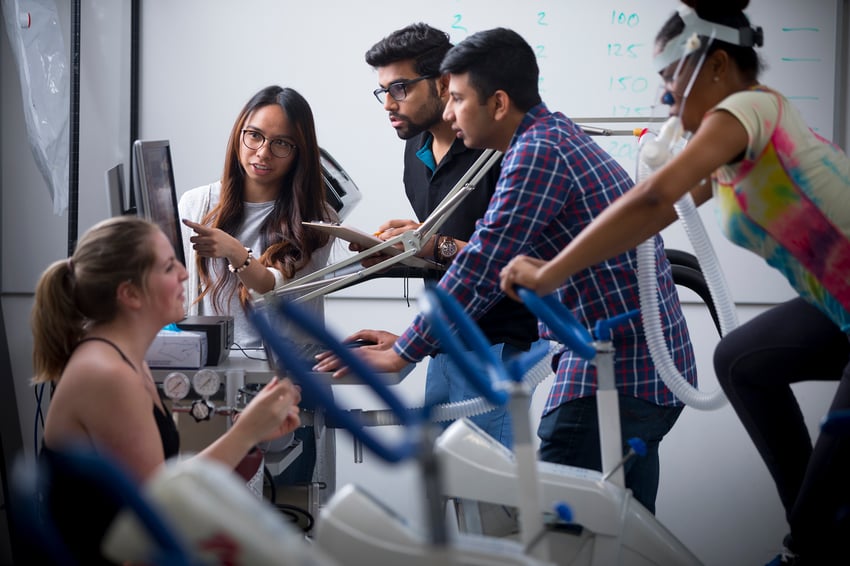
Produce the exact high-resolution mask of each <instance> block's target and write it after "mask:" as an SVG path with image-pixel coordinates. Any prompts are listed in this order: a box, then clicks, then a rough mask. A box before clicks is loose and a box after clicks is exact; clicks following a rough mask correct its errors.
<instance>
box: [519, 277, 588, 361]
mask: <svg viewBox="0 0 850 566" xmlns="http://www.w3.org/2000/svg"><path fill="white" fill-rule="evenodd" d="M516 291H517V295H519V298H520V299H522V302H523V303H525V306H527V307H528V310H530V311H531V312H533V313H534V314H535V316H537V318H539V319H540V320H541V321H543V323H544V324H546V326H548V327H549V328H550V329H551V330H552V332H554V333H555V336H557V337H558V339H559V340H560V341H561V343H563V344H564V346H566V347H568V348H569V349H570V350H572V351H573V352H575V353H576V354H577V355H579V356H581V357H582V358H584V359H586V360H592V359H593V358H595V357H596V348H595V347H594V346H593V337H592V336H591V335H590V332H588V331H587V329H586V328H585V327H584V326H582V325H581V324H580V323H579V321H578V320H576V317H575V316H573V313H571V312H570V311H569V310H567V307H565V306H564V305H562V304H561V301H559V300H558V297H557V296H555V295H554V294H551V295H546V296H545V297H541V296H539V295H537V293H535V292H534V291H531V290H530V289H527V288H525V287H520V286H517V288H516Z"/></svg>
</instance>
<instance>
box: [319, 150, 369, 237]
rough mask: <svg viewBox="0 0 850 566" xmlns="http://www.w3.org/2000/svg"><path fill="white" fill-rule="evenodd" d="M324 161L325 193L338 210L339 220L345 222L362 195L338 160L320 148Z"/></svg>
mask: <svg viewBox="0 0 850 566" xmlns="http://www.w3.org/2000/svg"><path fill="white" fill-rule="evenodd" d="M320 154H321V161H322V178H323V179H324V181H325V191H326V193H327V198H328V202H329V203H330V205H331V206H332V207H333V208H334V210H336V212H337V214H338V215H339V219H340V220H343V219H345V217H346V216H348V214H349V213H350V212H351V211H352V210H353V209H354V206H355V205H356V204H357V203H358V202H360V198H361V197H362V195H361V194H360V190H359V189H358V188H357V185H355V184H354V181H352V180H351V177H349V176H348V175H347V174H346V172H345V170H344V169H343V168H342V166H341V165H340V164H339V163H337V161H336V159H334V158H333V157H331V154H330V153H328V152H327V151H326V150H325V149H322V148H320Z"/></svg>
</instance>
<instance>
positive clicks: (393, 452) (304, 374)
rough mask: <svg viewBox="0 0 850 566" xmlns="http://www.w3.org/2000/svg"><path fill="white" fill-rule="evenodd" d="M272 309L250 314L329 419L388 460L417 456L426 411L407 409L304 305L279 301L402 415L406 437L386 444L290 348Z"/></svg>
mask: <svg viewBox="0 0 850 566" xmlns="http://www.w3.org/2000/svg"><path fill="white" fill-rule="evenodd" d="M270 308H271V306H266V307H262V308H252V309H250V310H249V313H248V316H249V318H250V320H251V322H252V323H253V324H254V327H255V328H256V329H257V331H258V332H259V333H260V336H262V338H263V340H265V342H266V343H267V344H268V346H269V348H271V350H272V352H274V354H275V356H276V357H277V358H278V360H279V361H280V362H282V364H283V365H284V367H286V368H287V369H288V370H289V372H290V373H291V374H292V375H293V376H294V377H295V378H296V380H297V382H298V385H300V386H301V387H302V389H303V390H304V392H305V394H307V395H308V396H310V397H312V398H313V399H315V400H316V402H317V403H319V404H320V405H321V406H322V407H324V408H325V411H326V412H327V415H328V418H329V420H332V421H333V422H335V423H337V424H339V425H341V426H342V427H344V428H346V429H347V430H348V431H349V432H351V434H352V435H354V437H356V438H357V439H358V440H359V441H360V442H362V443H363V445H364V446H366V447H367V448H369V449H370V450H372V452H374V453H375V454H376V455H377V456H378V457H380V458H382V459H383V460H385V461H387V462H391V463H395V462H400V461H403V460H406V459H407V458H410V457H413V456H415V455H416V454H417V453H418V450H419V445H420V443H419V437H418V430H419V428H420V427H421V425H422V424H423V423H424V422H425V417H424V414H423V413H422V412H418V411H413V410H411V409H409V408H407V407H406V406H405V405H404V403H403V402H402V401H401V399H399V398H398V397H397V396H396V395H395V394H394V393H393V392H392V391H391V390H390V389H389V387H388V386H387V385H386V384H385V383H384V382H383V381H382V380H381V379H380V378H379V377H378V376H377V375H376V374H375V372H374V370H372V369H371V368H370V367H369V366H367V365H366V363H365V362H363V360H361V359H360V358H359V357H358V356H357V355H356V354H355V353H353V352H352V351H351V349H350V348H349V347H348V346H347V345H346V344H343V343H342V342H341V341H340V340H337V339H336V338H335V337H334V336H333V335H331V333H330V332H328V331H327V330H326V329H325V328H324V327H323V326H322V325H321V324H319V323H318V322H317V321H316V320H315V319H314V317H312V316H311V315H310V314H308V313H307V312H306V311H305V310H304V309H303V307H299V306H298V305H296V304H295V303H292V302H290V301H286V300H279V301H277V309H278V310H279V311H280V314H281V315H283V316H286V317H287V318H288V319H289V320H290V321H291V322H293V323H294V324H295V325H296V326H297V327H299V328H301V329H302V330H304V331H306V332H307V333H308V334H310V335H311V336H313V337H314V338H316V339H317V340H318V341H319V343H321V344H323V345H325V346H327V347H328V349H329V350H330V351H332V352H333V353H334V354H336V356H337V357H339V358H340V359H341V360H342V361H343V363H344V364H345V365H346V366H348V368H349V369H350V370H351V371H352V373H354V374H355V375H357V376H358V377H360V378H361V379H362V380H363V382H364V383H365V384H366V385H368V386H369V387H371V388H372V390H374V391H375V393H376V394H377V395H378V396H379V397H380V398H381V399H382V400H383V401H384V402H385V403H386V404H387V406H388V407H389V409H390V410H391V411H392V413H393V414H394V415H395V416H396V417H397V418H398V422H399V424H401V425H402V426H403V430H404V431H405V436H404V437H403V438H402V439H401V441H400V442H398V443H397V444H395V445H393V444H389V443H384V441H383V440H381V439H379V438H378V437H377V436H375V435H373V434H371V433H370V432H368V431H367V430H366V428H365V427H364V426H363V424H362V423H361V422H360V421H359V420H357V418H356V417H355V416H354V415H353V414H352V413H351V412H350V411H348V410H345V409H342V408H340V407H339V406H338V405H337V404H336V402H335V401H334V398H333V396H332V395H331V394H330V393H329V392H328V391H327V390H326V389H325V388H323V387H321V386H320V384H319V383H317V382H316V380H315V379H314V378H313V377H312V376H311V375H310V374H311V373H312V371H311V368H309V367H307V366H306V364H304V362H303V361H302V360H301V359H300V358H299V357H298V355H297V354H296V353H295V352H293V351H292V350H291V349H290V347H289V346H290V345H291V343H290V342H288V341H286V340H285V339H284V338H283V337H282V336H280V334H279V333H278V332H277V331H276V330H275V329H274V325H273V324H272V321H271V319H270V313H269V312H268V311H269V309H270Z"/></svg>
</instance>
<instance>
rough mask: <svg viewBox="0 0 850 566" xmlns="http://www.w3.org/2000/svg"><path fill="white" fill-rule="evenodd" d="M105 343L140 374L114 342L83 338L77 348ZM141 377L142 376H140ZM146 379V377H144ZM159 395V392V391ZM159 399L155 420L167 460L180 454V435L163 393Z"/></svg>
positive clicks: (92, 337) (99, 338)
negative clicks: (82, 345) (83, 344)
mask: <svg viewBox="0 0 850 566" xmlns="http://www.w3.org/2000/svg"><path fill="white" fill-rule="evenodd" d="M93 341H98V342H104V343H106V344H109V345H110V346H112V347H113V348H115V351H116V352H118V355H119V356H121V359H122V360H124V361H125V362H126V363H127V365H128V366H130V367H131V368H133V371H135V372H136V373H140V372H139V370H137V369H136V366H134V365H133V362H131V361H130V359H129V358H127V356H126V355H124V352H122V351H121V348H119V347H118V346H117V345H116V344H115V343H114V342H112V341H110V340H107V339H106V338H101V337H100V336H89V337H88V338H83V339H82V340H80V341H79V342H77V346H79V345H80V344H82V343H83V342H93ZM140 375H141V374H140ZM143 377H144V376H143ZM157 392H158V393H159V390H157ZM159 399H160V402H161V403H162V407H163V408H162V409H160V408H159V407H158V406H157V405H156V403H154V404H153V418H154V420H155V421H156V428H157V429H158V430H159V437H160V439H161V440H162V452H163V454H165V459H166V460H167V459H168V458H171V457H172V456H176V455H177V453H178V452H180V434H179V433H178V432H177V426H175V424H174V419H173V418H171V411H169V410H168V407H167V406H166V405H165V403H164V402H163V399H162V393H159Z"/></svg>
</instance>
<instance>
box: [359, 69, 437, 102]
mask: <svg viewBox="0 0 850 566" xmlns="http://www.w3.org/2000/svg"><path fill="white" fill-rule="evenodd" d="M433 78H434V76H433V75H422V76H420V77H416V78H415V79H408V80H405V81H396V82H394V83H390V84H389V86H387V88H383V87H381V88H376V89H375V90H374V91H372V94H374V95H375V98H377V99H378V102H380V103H381V104H386V102H387V93H390V96H392V97H393V100H395V101H396V102H401V101H402V100H404V99H405V98H407V87H409V86H410V85H412V84H416V83H418V82H419V81H424V80H425V79H433Z"/></svg>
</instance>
